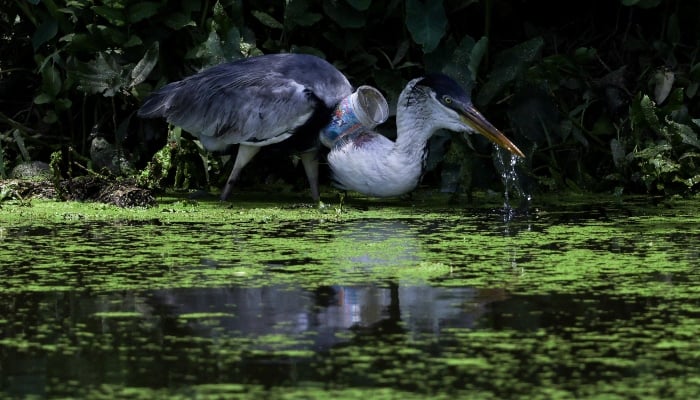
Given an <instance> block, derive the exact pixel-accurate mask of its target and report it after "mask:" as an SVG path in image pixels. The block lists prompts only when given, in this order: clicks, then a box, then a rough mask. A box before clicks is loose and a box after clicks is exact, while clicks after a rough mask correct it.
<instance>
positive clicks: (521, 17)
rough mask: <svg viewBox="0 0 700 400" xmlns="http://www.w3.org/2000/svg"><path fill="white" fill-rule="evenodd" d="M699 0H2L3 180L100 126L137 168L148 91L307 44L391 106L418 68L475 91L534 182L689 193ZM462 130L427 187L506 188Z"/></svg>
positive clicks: (152, 134) (148, 126) (695, 170)
mask: <svg viewBox="0 0 700 400" xmlns="http://www.w3.org/2000/svg"><path fill="white" fill-rule="evenodd" d="M695 3H696V2H681V1H680V0H675V1H668V2H661V1H659V0H618V1H602V0H600V1H593V2H588V1H579V2H564V4H561V5H559V4H556V3H550V2H544V3H542V4H539V3H537V4H532V2H508V1H503V0H481V1H476V0H474V1H453V0H442V1H426V0H389V1H382V2H379V1H371V0H290V1H264V2H252V1H243V0H220V1H213V2H211V1H209V2H200V1H194V0H161V1H146V2H141V1H136V0H71V1H66V0H31V1H26V0H0V5H2V7H1V8H0V9H1V10H2V11H0V27H1V28H2V38H1V39H0V50H2V51H1V53H2V54H3V56H2V58H0V101H2V109H1V110H0V175H2V176H4V175H5V174H6V171H8V170H9V169H10V168H11V167H12V166H13V165H14V164H16V163H17V162H19V161H23V160H28V159H37V160H48V159H49V158H50V155H51V154H52V153H53V152H54V151H57V150H62V151H63V154H65V155H67V156H66V157H64V162H66V163H68V164H70V163H71V162H73V163H74V162H76V161H71V159H72V158H71V156H70V155H71V154H73V155H76V154H83V155H86V154H87V152H88V134H89V133H90V132H91V131H93V130H94V129H95V128H97V129H98V130H100V131H102V132H109V133H108V134H107V135H106V136H107V139H109V141H110V142H113V143H115V144H116V145H117V146H118V147H121V146H123V147H125V148H127V149H128V150H129V151H130V152H131V153H133V154H134V155H135V158H136V160H135V161H137V166H138V167H139V168H143V167H145V165H146V162H147V161H148V160H151V159H152V156H153V154H154V153H155V152H156V151H157V150H158V149H159V148H161V147H162V146H163V145H164V143H165V142H166V138H165V137H166V126H165V125H164V123H162V122H152V121H143V120H140V119H138V118H132V117H133V116H134V114H135V111H136V110H137V109H138V106H139V104H140V103H141V101H142V100H143V98H144V97H145V96H146V95H147V94H148V93H150V91H151V90H153V89H154V88H156V87H159V86H161V85H163V84H164V83H166V82H170V81H174V80H178V79H181V78H183V77H184V76H187V75H190V74H192V73H194V72H196V71H198V70H199V69H201V68H203V67H206V66H209V65H213V64H217V63H220V62H224V61H227V60H234V59H238V58H242V57H247V56H251V55H257V54H264V53H277V52H305V53H312V54H317V55H319V56H322V57H325V58H326V59H328V60H329V61H331V62H333V63H334V64H335V65H336V66H338V68H340V69H341V70H342V71H343V72H344V73H345V74H346V75H347V76H348V77H349V79H350V80H351V82H352V83H353V84H355V85H361V84H369V85H373V86H376V87H378V88H380V89H381V90H382V91H383V92H384V93H385V95H386V96H387V98H388V99H389V101H390V102H392V103H393V102H395V100H396V98H397V96H398V93H399V91H400V90H401V89H402V87H403V85H404V84H405V82H406V81H407V80H408V79H411V78H413V77H415V76H418V75H420V74H422V73H424V71H425V70H428V71H440V70H442V71H444V72H446V73H448V74H449V75H451V76H453V77H454V78H455V79H457V80H458V81H459V82H460V83H461V84H463V85H465V86H467V87H473V88H474V102H475V104H476V105H477V107H479V108H480V110H481V111H482V112H483V113H484V114H485V115H486V116H487V117H488V118H489V119H490V120H491V121H492V122H493V123H494V124H495V125H496V126H498V127H500V128H501V129H502V130H503V131H504V132H506V134H507V135H509V136H511V137H513V138H514V140H515V142H516V143H517V144H518V145H519V146H520V147H521V148H522V149H523V150H524V151H525V152H526V154H527V156H528V157H527V159H526V160H524V161H522V162H521V163H520V164H519V167H518V168H519V170H520V173H521V175H522V176H523V179H526V177H528V178H527V179H528V180H529V182H530V184H529V187H531V188H532V189H533V190H534V189H535V188H539V189H540V190H559V189H562V188H568V189H575V190H594V191H598V190H604V191H613V190H615V191H617V192H621V191H625V192H652V193H660V194H676V193H681V194H684V193H691V192H696V191H697V190H698V188H699V187H700V186H699V185H698V184H697V182H698V181H700V166H699V165H698V154H700V148H699V144H700V141H699V139H698V136H697V135H698V130H699V129H700V127H699V126H698V120H699V119H700V104H699V102H698V88H699V86H700V61H699V60H698V59H697V56H698V50H697V49H698V48H699V46H698V40H700V30H699V29H698V24H697V22H696V21H695V16H697V15H698V12H700V5H698V4H695ZM468 139H469V140H468V141H465V140H461V137H460V139H459V140H453V141H451V144H447V145H448V146H452V149H451V150H450V149H449V148H445V149H443V151H442V152H440V151H438V152H436V154H438V155H441V154H446V153H447V154H449V155H450V157H449V162H447V163H440V162H439V157H438V158H436V159H432V160H431V165H432V167H433V168H434V171H435V172H436V173H431V174H429V175H428V176H427V177H426V183H427V184H433V185H438V184H439V182H437V180H439V179H440V176H443V177H445V176H453V177H454V176H462V178H461V182H462V187H461V189H460V188H459V185H457V184H455V182H453V181H454V179H452V181H450V182H447V183H445V182H443V185H442V186H443V187H448V186H449V187H451V188H452V189H451V190H458V191H465V190H466V191H469V190H472V188H479V187H482V188H496V189H498V188H499V187H500V185H501V183H500V181H499V179H498V178H497V177H498V172H497V170H496V169H495V168H493V167H492V162H491V161H490V160H489V158H488V156H489V155H490V154H491V147H490V145H487V144H486V142H485V141H482V140H481V139H479V138H476V139H474V138H468ZM440 140H441V141H444V139H440ZM447 143H450V142H449V141H448V142H447ZM443 147H444V146H443ZM436 148H437V146H436ZM459 157H464V158H469V159H470V161H468V162H460V161H459V159H458V158H459ZM73 158H76V157H73ZM204 161H205V162H206V158H204ZM251 167H252V168H255V165H251ZM443 167H444V168H446V170H445V171H441V169H442V168H443ZM205 168H206V164H205ZM450 170H454V171H459V172H455V173H450ZM212 172H214V171H212ZM216 172H218V171H216ZM225 173H226V172H225V171H223V172H222V174H224V175H225ZM300 176H301V175H300ZM431 177H432V178H431ZM209 179H213V177H209ZM261 179H264V177H262V178H261ZM431 179H432V181H431ZM210 182H213V180H210ZM151 184H153V182H151ZM178 184H185V181H180V182H179V183H178ZM187 184H188V185H196V186H206V183H202V182H201V179H195V180H194V181H191V182H190V181H187Z"/></svg>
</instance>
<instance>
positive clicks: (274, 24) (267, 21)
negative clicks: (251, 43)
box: [251, 11, 284, 29]
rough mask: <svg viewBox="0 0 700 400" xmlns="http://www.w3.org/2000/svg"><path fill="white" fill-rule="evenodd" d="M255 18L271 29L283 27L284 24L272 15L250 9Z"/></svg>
mask: <svg viewBox="0 0 700 400" xmlns="http://www.w3.org/2000/svg"><path fill="white" fill-rule="evenodd" d="M251 13H252V14H253V16H254V17H255V19H257V20H258V21H260V23H261V24H263V25H265V26H267V27H268V28H272V29H284V25H282V24H281V23H280V22H279V21H277V20H276V19H275V18H274V17H273V16H272V15H270V14H268V13H266V12H262V11H251Z"/></svg>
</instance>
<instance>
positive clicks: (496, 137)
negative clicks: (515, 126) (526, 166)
mask: <svg viewBox="0 0 700 400" xmlns="http://www.w3.org/2000/svg"><path fill="white" fill-rule="evenodd" d="M461 118H462V122H464V123H465V124H467V125H468V126H469V127H471V128H472V129H473V130H474V131H476V132H478V133H480V134H481V135H483V136H485V137H486V139H488V140H490V141H492V142H493V143H496V144H497V145H499V146H501V147H503V148H504V149H506V150H508V151H510V152H511V153H513V154H515V155H516V156H518V157H522V158H525V154H523V152H522V151H520V149H519V148H518V146H516V145H515V144H513V142H511V141H510V140H508V138H507V137H506V136H505V135H504V134H503V133H501V131H499V130H498V129H496V127H495V126H493V125H491V123H490V122H489V121H488V120H487V119H486V118H484V116H483V115H481V113H480V112H479V111H477V110H476V108H474V106H472V105H471V104H470V105H468V106H466V107H464V109H463V110H462V113H461Z"/></svg>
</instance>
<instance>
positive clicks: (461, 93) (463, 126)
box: [405, 74, 525, 158]
mask: <svg viewBox="0 0 700 400" xmlns="http://www.w3.org/2000/svg"><path fill="white" fill-rule="evenodd" d="M408 87H409V88H410V89H409V93H407V94H406V96H405V101H406V102H407V103H406V105H407V106H410V103H411V102H416V103H418V102H420V103H422V104H421V106H422V108H423V110H424V112H426V113H428V115H429V117H427V118H430V119H431V122H433V123H434V124H435V126H436V127H438V128H442V129H448V130H451V131H456V132H470V133H478V134H480V135H483V136H485V137H486V138H487V139H488V140H490V141H492V142H493V143H495V144H497V145H499V146H501V147H502V148H504V149H506V150H508V151H510V152H511V153H513V154H515V155H517V156H519V157H523V158H524V157H525V155H524V154H523V152H522V151H520V149H518V147H517V146H516V145H515V144H513V142H511V141H510V140H509V139H508V138H507V137H506V136H505V135H504V134H503V133H501V131H499V130H498V129H496V127H494V126H493V125H492V124H491V123H490V122H489V121H488V120H487V119H486V118H484V116H483V115H481V113H480V112H479V111H477V109H476V108H474V105H473V104H472V101H471V98H470V96H469V94H468V93H467V92H466V91H465V90H464V89H462V88H461V87H460V86H459V84H458V83H457V82H455V81H454V80H453V79H451V78H449V77H448V76H446V75H443V74H430V75H427V76H425V77H423V78H418V79H414V80H413V81H411V82H410V83H409V86H408Z"/></svg>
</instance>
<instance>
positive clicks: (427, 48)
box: [406, 0, 447, 53]
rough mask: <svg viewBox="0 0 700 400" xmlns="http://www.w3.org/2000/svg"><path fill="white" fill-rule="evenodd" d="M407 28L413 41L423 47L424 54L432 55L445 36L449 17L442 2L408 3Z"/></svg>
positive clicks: (411, 0)
mask: <svg viewBox="0 0 700 400" xmlns="http://www.w3.org/2000/svg"><path fill="white" fill-rule="evenodd" d="M406 27H407V28H408V31H409V32H410V33H411V37H412V38H413V41H414V42H416V43H417V44H419V45H421V46H422V47H423V53H430V52H432V51H433V50H435V48H436V47H437V46H438V44H439V43H440V39H442V37H443V36H444V35H445V29H446V28H447V16H446V15H445V8H444V7H443V4H442V0H440V1H426V2H425V3H423V2H421V1H420V0H407V1H406Z"/></svg>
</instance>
